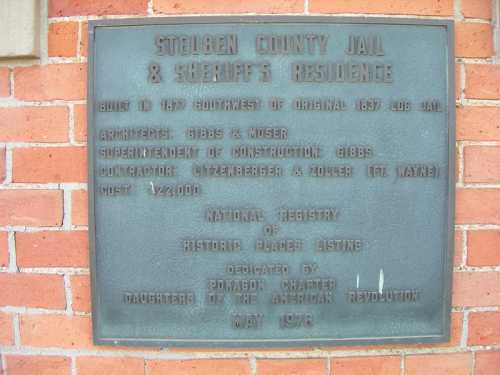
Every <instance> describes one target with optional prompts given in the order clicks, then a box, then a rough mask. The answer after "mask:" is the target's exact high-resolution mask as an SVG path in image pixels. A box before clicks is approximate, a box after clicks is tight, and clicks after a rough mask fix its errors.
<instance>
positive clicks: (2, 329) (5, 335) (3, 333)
mask: <svg viewBox="0 0 500 375" xmlns="http://www.w3.org/2000/svg"><path fill="white" fill-rule="evenodd" d="M13 344H14V328H13V326H12V314H8V313H2V312H0V345H13Z"/></svg>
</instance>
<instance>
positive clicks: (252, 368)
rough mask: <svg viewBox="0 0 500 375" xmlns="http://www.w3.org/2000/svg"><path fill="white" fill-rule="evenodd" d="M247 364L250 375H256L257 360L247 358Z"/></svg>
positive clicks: (251, 357)
mask: <svg viewBox="0 0 500 375" xmlns="http://www.w3.org/2000/svg"><path fill="white" fill-rule="evenodd" d="M248 362H249V363H250V374H251V375H257V360H256V359H255V357H254V356H252V355H251V356H250V357H248Z"/></svg>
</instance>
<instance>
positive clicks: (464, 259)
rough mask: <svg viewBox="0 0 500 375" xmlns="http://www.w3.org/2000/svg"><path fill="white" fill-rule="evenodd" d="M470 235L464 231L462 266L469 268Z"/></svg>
mask: <svg viewBox="0 0 500 375" xmlns="http://www.w3.org/2000/svg"><path fill="white" fill-rule="evenodd" d="M468 236H469V234H468V233H467V231H466V230H464V231H462V266H463V267H467V262H468V260H467V259H468V257H469V249H468V247H467V239H468Z"/></svg>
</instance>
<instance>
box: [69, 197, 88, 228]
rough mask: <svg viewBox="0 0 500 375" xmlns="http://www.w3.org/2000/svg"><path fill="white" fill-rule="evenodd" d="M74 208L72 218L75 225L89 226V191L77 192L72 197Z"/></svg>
mask: <svg viewBox="0 0 500 375" xmlns="http://www.w3.org/2000/svg"><path fill="white" fill-rule="evenodd" d="M71 197H72V200H73V206H72V207H71V208H72V210H71V216H72V218H73V224H74V225H87V224H88V201H87V191H85V190H75V191H73V194H72V195H71Z"/></svg>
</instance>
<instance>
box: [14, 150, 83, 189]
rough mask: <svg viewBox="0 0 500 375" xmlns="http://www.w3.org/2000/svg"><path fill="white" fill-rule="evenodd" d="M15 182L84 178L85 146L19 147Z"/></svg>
mask: <svg viewBox="0 0 500 375" xmlns="http://www.w3.org/2000/svg"><path fill="white" fill-rule="evenodd" d="M12 160H13V167H12V180H13V181H14V182H85V181H86V180H87V167H86V160H87V154H86V150H85V148H84V147H50V148H47V147H43V148H19V149H16V150H15V151H14V153H13V157H12Z"/></svg>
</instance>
